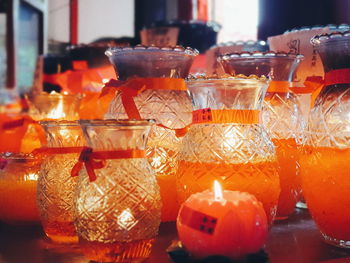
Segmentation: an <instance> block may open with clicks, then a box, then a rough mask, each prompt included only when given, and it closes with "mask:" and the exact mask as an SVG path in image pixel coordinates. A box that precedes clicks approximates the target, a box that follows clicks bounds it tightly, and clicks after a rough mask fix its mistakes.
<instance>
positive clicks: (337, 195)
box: [300, 147, 350, 241]
mask: <svg viewBox="0 0 350 263" xmlns="http://www.w3.org/2000/svg"><path fill="white" fill-rule="evenodd" d="M300 169H301V170H300V172H301V179H302V189H303V194H304V197H305V199H306V202H307V205H308V208H309V210H310V212H311V215H312V217H313V218H314V220H315V221H316V224H317V225H318V227H319V228H320V230H321V232H322V233H323V234H326V235H327V236H329V237H332V238H336V239H338V240H345V241H349V240H350V227H349V223H350V213H349V212H348V209H349V207H350V198H349V195H350V180H349V170H350V149H337V148H330V147H319V148H314V147H306V148H305V152H304V153H303V154H302V155H301V157H300Z"/></svg>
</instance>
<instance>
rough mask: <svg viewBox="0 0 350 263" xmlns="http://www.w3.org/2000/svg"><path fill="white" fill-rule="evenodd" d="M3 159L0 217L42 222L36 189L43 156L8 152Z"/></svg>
mask: <svg viewBox="0 0 350 263" xmlns="http://www.w3.org/2000/svg"><path fill="white" fill-rule="evenodd" d="M0 159H1V163H2V165H3V166H2V167H1V168H2V169H0V221H3V222H6V223H8V224H39V222H40V220H39V213H38V209H37V204H36V193H37V179H38V173H39V170H40V159H38V158H35V157H34V156H33V155H31V154H21V153H17V154H15V153H6V154H3V155H2V156H1V157H0Z"/></svg>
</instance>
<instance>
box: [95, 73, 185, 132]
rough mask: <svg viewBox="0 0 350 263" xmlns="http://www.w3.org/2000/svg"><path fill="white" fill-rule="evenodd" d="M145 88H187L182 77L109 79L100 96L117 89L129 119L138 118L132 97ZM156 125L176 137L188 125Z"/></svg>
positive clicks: (138, 114) (137, 111)
mask: <svg viewBox="0 0 350 263" xmlns="http://www.w3.org/2000/svg"><path fill="white" fill-rule="evenodd" d="M146 89H161V90H187V89H186V85H185V82H184V80H183V79H173V78H134V79H130V80H127V81H122V80H115V79H111V80H110V81H109V82H108V83H106V84H105V86H104V87H103V89H102V92H101V95H100V97H103V96H105V95H107V94H109V93H111V92H116V91H119V92H120V95H121V100H122V103H123V107H124V109H125V112H126V114H127V115H128V118H129V119H136V120H140V119H141V115H140V112H139V110H138V108H137V106H136V104H135V101H134V97H136V96H137V95H138V94H140V93H141V92H143V91H144V90H146ZM157 126H159V127H162V128H164V129H169V130H174V131H175V135H176V136H177V137H183V136H184V135H185V134H186V132H187V130H188V128H189V125H188V126H186V127H184V128H179V129H172V128H169V127H167V126H165V125H163V124H157Z"/></svg>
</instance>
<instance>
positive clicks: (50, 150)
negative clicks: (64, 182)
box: [32, 146, 85, 155]
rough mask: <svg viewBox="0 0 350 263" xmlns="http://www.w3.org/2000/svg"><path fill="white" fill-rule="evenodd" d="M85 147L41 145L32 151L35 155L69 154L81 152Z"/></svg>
mask: <svg viewBox="0 0 350 263" xmlns="http://www.w3.org/2000/svg"><path fill="white" fill-rule="evenodd" d="M84 148H85V147H83V146H76V147H41V148H38V149H35V150H34V151H32V154H34V155H51V154H69V153H80V152H81V151H82V150H83V149H84Z"/></svg>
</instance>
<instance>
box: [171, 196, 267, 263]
mask: <svg viewBox="0 0 350 263" xmlns="http://www.w3.org/2000/svg"><path fill="white" fill-rule="evenodd" d="M176 225H177V230H178V234H179V238H180V240H181V241H182V243H183V245H184V246H185V247H186V249H188V250H189V252H190V253H191V254H192V255H193V256H194V257H195V258H205V257H208V256H212V255H221V256H226V257H229V258H232V259H239V258H241V257H243V256H244V255H247V254H251V253H256V252H258V251H259V249H260V248H261V247H262V245H263V244H264V242H265V240H266V237H267V219H266V214H265V211H264V209H263V207H262V204H261V203H260V202H258V201H257V199H256V198H255V197H254V196H253V195H250V194H248V193H242V192H238V191H227V190H225V191H223V193H222V196H221V197H219V198H218V197H216V196H215V195H214V193H212V192H211V191H210V190H207V191H204V192H201V193H196V194H193V195H191V196H190V197H189V198H188V199H187V200H186V201H185V203H183V204H182V206H181V209H180V212H179V216H178V219H177V224H176Z"/></svg>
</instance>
